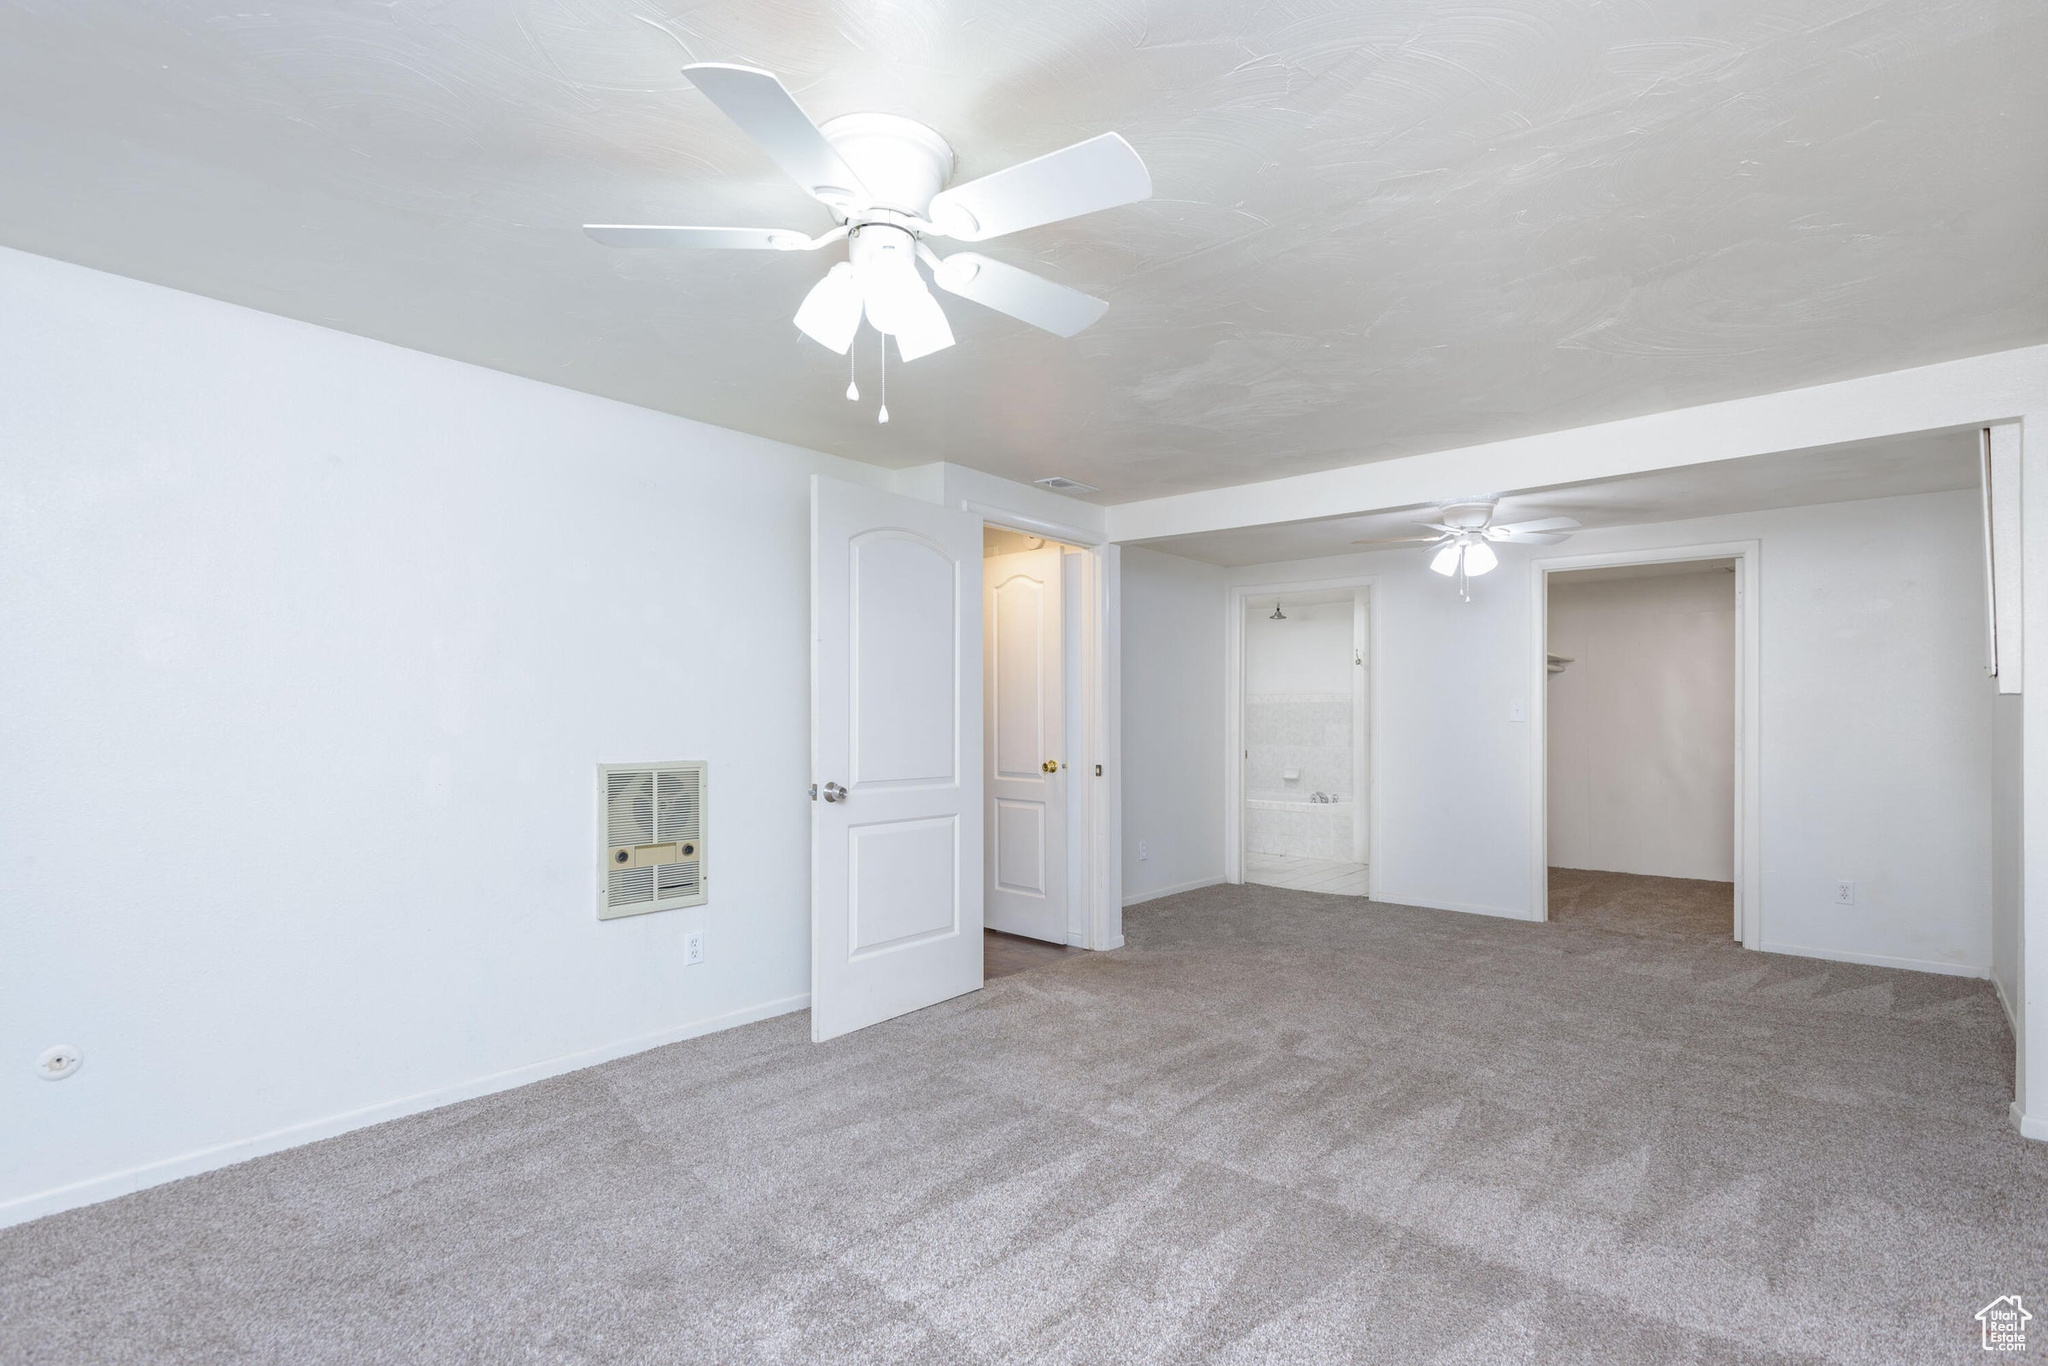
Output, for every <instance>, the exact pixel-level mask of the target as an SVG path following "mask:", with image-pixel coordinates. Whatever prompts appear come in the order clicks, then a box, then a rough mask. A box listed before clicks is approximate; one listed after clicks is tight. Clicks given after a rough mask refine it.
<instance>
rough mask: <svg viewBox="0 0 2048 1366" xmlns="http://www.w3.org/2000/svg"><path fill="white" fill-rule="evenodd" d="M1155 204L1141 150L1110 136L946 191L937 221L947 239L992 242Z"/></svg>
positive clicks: (935, 211) (934, 213)
mask: <svg viewBox="0 0 2048 1366" xmlns="http://www.w3.org/2000/svg"><path fill="white" fill-rule="evenodd" d="M1151 197H1152V175H1151V173H1150V172H1149V171H1147V170H1146V169H1145V163H1144V161H1143V160H1141V159H1140V158H1139V156H1138V153H1137V152H1136V150H1135V149H1133V148H1132V146H1131V144H1130V143H1128V142H1125V141H1124V140H1123V139H1122V138H1120V137H1118V136H1117V135H1116V134H1115V133H1104V134H1102V135H1101V136H1099V137H1092V138H1090V139H1088V140H1087V141H1086V142H1077V143H1075V144H1074V145H1073V146H1071V147H1063V148H1061V149H1060V150H1059V151H1057V152H1048V153H1046V154H1045V155H1044V156H1042V157H1037V158H1034V159H1033V160H1031V161H1025V162H1020V163H1018V164H1017V165H1015V166H1012V167H1010V168H1009V169H1008V170H1004V171H997V172H996V173H995V174H993V175H985V176H983V177H982V178H981V179H979V180H970V181H968V182H967V183H966V184H965V185H958V186H955V187H954V188H952V189H950V190H944V191H941V192H940V193H939V194H938V195H936V196H934V197H933V199H932V207H931V213H930V215H929V217H930V218H931V221H932V226H933V228H934V230H935V231H937V232H938V233H939V234H940V235H941V236H945V237H954V238H958V239H959V240H960V241H962V242H985V241H987V240H988V239H989V238H991V237H1001V236H1002V235H1003V234H1004V233H1006V232H1017V231H1019V230H1020V229H1023V228H1035V227H1037V226H1038V225H1039V224H1041V223H1057V222H1059V221H1060V220H1061V219H1063V218H1078V217H1080V216H1081V215H1082V214H1084V213H1094V212H1095V211H1096V210H1097V209H1113V208H1115V207H1116V206H1117V205H1119V204H1130V203H1135V202H1136V201H1137V200H1140V199H1150V198H1151Z"/></svg>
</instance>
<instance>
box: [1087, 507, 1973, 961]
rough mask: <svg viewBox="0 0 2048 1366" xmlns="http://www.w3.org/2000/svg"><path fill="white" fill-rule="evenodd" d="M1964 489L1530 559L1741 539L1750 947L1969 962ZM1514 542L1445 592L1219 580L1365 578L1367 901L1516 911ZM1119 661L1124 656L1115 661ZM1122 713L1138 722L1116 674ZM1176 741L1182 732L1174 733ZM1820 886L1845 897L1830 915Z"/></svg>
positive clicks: (1630, 533) (1428, 584)
mask: <svg viewBox="0 0 2048 1366" xmlns="http://www.w3.org/2000/svg"><path fill="white" fill-rule="evenodd" d="M1979 534H1980V533H1979V509H1978V499H1977V495H1976V494H1975V493H1972V492H1958V493H1943V494H1933V495H1926V496H1921V497H1914V498H1893V499H1877V500H1871V501H1867V502H1855V503H1836V504H1829V505H1827V506H1823V507H1814V508H1788V509H1782V510H1777V511H1770V512H1758V513H1749V514H1744V515H1741V516H1732V517H1716V518H1706V519H1701V520H1698V521H1691V522H1670V523H1663V524H1660V525H1656V526H1647V527H1636V528H1616V529H1609V530H1598V531H1585V532H1580V533H1578V534H1576V535H1574V536H1573V538H1572V540H1571V542H1570V543H1569V544H1568V545H1565V546H1559V547H1555V548H1546V549H1545V551H1544V552H1543V553H1544V554H1546V555H1560V554H1565V553H1573V554H1580V553H1593V552H1601V551H1619V550H1634V549H1646V548H1654V547H1668V546H1683V545H1696V544H1707V543H1715V542H1725V541H1736V540H1747V539H1758V540H1760V541H1761V542H1762V561H1761V575H1762V582H1761V588H1760V595H1761V603H1760V610H1761V613H1762V615H1761V618H1760V622H1761V630H1762V647H1761V648H1762V659H1761V661H1760V667H1761V670H1762V673H1761V679H1762V708H1763V716H1762V722H1761V736H1762V744H1763V763H1762V772H1761V774H1760V779H1761V783H1762V791H1763V795H1762V807H1763V809H1762V824H1763V855H1762V869H1761V877H1762V895H1763V934H1764V940H1765V945H1766V947H1769V948H1774V949H1780V950H1788V951H1799V952H1814V953H1823V954H1832V955H1835V956H1843V957H1857V958H1861V959H1865V960H1869V961H1876V962H1884V963H1890V964H1893V965H1897V966H1911V967H1923V968H1930V969H1935V970H1941V971H1958V972H1969V973H1982V972H1985V971H1986V970H1987V969H1988V967H1989V964H1990V961H1991V915H1990V903H1991V885H1990V868H1991V834H1990V826H1991V816H1990V802H1991V795H1990V794H1991V744H1992V718H1991V694H1990V690H1989V687H1988V685H1987V684H1986V683H1985V681H1984V677H1983V659H1984V642H1983V621H1984V611H1983V596H1982V595H1983V550H1982V545H1981V542H1980V540H1979ZM1530 558H1531V556H1530V553H1529V552H1528V551H1526V550H1523V549H1521V548H1517V547H1503V548H1502V563H1501V567H1500V568H1499V569H1498V570H1496V571H1495V572H1493V573H1492V574H1489V575H1487V576H1485V577H1484V578H1482V579H1479V580H1476V581H1475V582H1474V584H1473V593H1472V596H1473V600H1472V601H1471V602H1470V603H1461V602H1459V601H1458V598H1457V594H1456V593H1455V591H1454V590H1453V589H1452V587H1451V586H1450V585H1449V584H1447V583H1446V582H1445V581H1444V580H1443V579H1442V578H1440V577H1438V576H1437V575H1434V574H1431V573H1429V572H1428V569H1427V567H1426V561H1425V557H1424V556H1422V555H1420V554H1418V553H1416V552H1413V551H1382V552H1376V553H1370V554H1363V555H1349V556H1340V557H1334V558H1329V559H1322V560H1314V561H1307V562H1294V563H1289V564H1280V565H1263V566H1255V567H1252V568H1246V569H1237V570H1231V571H1229V577H1230V580H1231V581H1232V582H1235V583H1240V584H1254V583H1261V582H1274V583H1277V582H1286V581H1290V580H1312V579H1319V578H1334V577H1340V576H1343V575H1346V574H1377V575H1379V576H1380V586H1379V589H1378V591H1377V593H1376V596H1375V608H1376V610H1378V611H1379V613H1380V616H1379V623H1380V625H1379V631H1380V635H1379V647H1378V648H1379V651H1380V654H1379V657H1378V659H1377V678H1376V683H1377V686H1378V687H1379V688H1380V690H1381V693H1380V711H1379V718H1380V724H1381V727H1382V733H1381V735H1380V737H1379V745H1380V757H1379V774H1378V782H1379V792H1380V794H1381V799H1382V808H1383V809H1382V811H1381V813H1380V832H1379V835H1380V843H1379V846H1378V848H1377V849H1376V850H1375V852H1374V859H1375V861H1376V862H1377V864H1378V869H1377V876H1378V878H1379V889H1380V895H1381V896H1382V897H1383V898H1384V899H1386V900H1389V901H1409V902H1415V903H1419V904H1424V905H1434V906H1444V907H1451V908H1454V909H1463V910H1482V911H1490V912H1493V913H1495V914H1500V915H1515V916H1527V915H1530V914H1532V912H1533V911H1534V910H1535V909H1536V908H1534V907H1533V905H1532V902H1533V897H1534V888H1533V887H1532V884H1531V874H1532V868H1533V866H1534V861H1533V860H1532V858H1531V857H1530V845H1529V841H1530V835H1531V827H1532V823H1533V822H1532V817H1531V809H1530V780H1531V773H1530V768H1531V765H1532V761H1533V746H1532V744H1531V742H1530V739H1529V735H1528V730H1527V727H1526V725H1524V724H1519V723H1517V722H1515V721H1513V720H1512V719H1511V715H1512V708H1513V707H1514V705H1515V704H1517V703H1522V704H1524V705H1525V706H1526V704H1527V702H1528V700H1529V699H1528V697H1527V691H1528V688H1529V679H1530V676H1531V671H1530V669H1531V652H1532V650H1533V649H1534V639H1533V625H1532V623H1531V622H1530V620H1529V614H1530V610H1531V586H1530V573H1531V571H1530V568H1529V560H1530ZM1126 667H1128V665H1127V666H1126ZM1125 708H1126V714H1127V715H1137V714H1140V713H1142V712H1143V711H1144V702H1143V698H1142V697H1141V696H1139V695H1137V694H1135V693H1134V692H1132V691H1131V690H1130V689H1129V687H1128V685H1127V697H1126V703H1125ZM1193 742H1194V740H1193V738H1192V737H1191V739H1190V743H1193ZM1837 878H1849V879H1854V880H1855V881H1856V882H1857V889H1858V897H1859V904H1858V905H1856V906H1853V907H1838V906H1836V905H1834V904H1833V900H1832V897H1833V887H1834V882H1835V880H1836V879H1837Z"/></svg>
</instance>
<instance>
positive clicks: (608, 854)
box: [597, 761, 705, 920]
mask: <svg viewBox="0 0 2048 1366" xmlns="http://www.w3.org/2000/svg"><path fill="white" fill-rule="evenodd" d="M704 770H705V765H704V764H703V762H702V761H698V762H695V763H679V764H600V765H598V769H597V808H598V815H597V819H598V868H597V918H598V919H599V920H616V919H618V918H619V917H620V916H622V915H643V914H645V913H646V912H648V911H671V910H674V909H675V908H676V907H678V906H701V905H703V904H704V897H705V891H704V883H705V874H704V796H705V773H704Z"/></svg>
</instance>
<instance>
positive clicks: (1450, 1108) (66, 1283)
mask: <svg viewBox="0 0 2048 1366" xmlns="http://www.w3.org/2000/svg"><path fill="white" fill-rule="evenodd" d="M1126 933H1127V935H1128V937H1129V940H1130V944H1129V947H1128V948H1126V949H1123V950H1121V951H1119V952H1116V953H1113V954H1082V955H1076V956H1074V957H1071V958H1068V959H1065V960H1063V961H1060V962H1057V963H1054V964H1051V965H1049V966H1046V967H1043V968H1039V969H1036V970H1033V971H1030V972H1024V973H1019V974H1017V975H1016V976H1013V977H1006V978H1004V979H1002V980H1000V981H998V982H995V983H993V984H992V985H991V986H990V987H989V988H988V989H986V990H984V991H982V992H979V993H976V994H974V995H972V996H968V997H964V998H962V999H960V1000H958V1001H955V1002H951V1003H948V1004H946V1005H943V1006H939V1007H936V1008H934V1009H932V1010H928V1011H924V1012H921V1013H919V1014H917V1015H914V1016H911V1017H907V1018H905V1019H903V1020H900V1021H896V1022H893V1023H891V1024H888V1025H884V1026H880V1027H878V1028H875V1029H872V1030H868V1031H865V1032H863V1033H861V1034H858V1035H854V1036H851V1037H848V1038H845V1039H841V1040H838V1041H835V1042H833V1043H831V1044H827V1045H824V1046H822V1047H814V1046H812V1045H811V1044H809V1043H808V1042H806V1041H805V1022H804V1019H803V1017H802V1016H800V1015H799V1016H790V1017H785V1018H783V1019H780V1020H773V1021H768V1022H766V1023H763V1024H759V1025H753V1026H749V1027H746V1028H743V1029H737V1030H733V1031H731V1032H729V1033H725V1034H721V1035H715V1036H712V1037H709V1038H704V1039H699V1040H694V1041H692V1042H689V1043H684V1044H678V1045H675V1046H673V1047H670V1048H664V1049H660V1050H657V1051H655V1052H651V1053H646V1054H642V1055H639V1056H637V1057H633V1058H628V1059H624V1060H622V1061H619V1062H616V1063H611V1064H607V1065H605V1066H603V1067H597V1068H592V1069H590V1070H588V1071H584V1072H579V1073H575V1074H573V1075H570V1076H565V1077H560V1078H557V1079H555V1080H552V1081H548V1082H543V1083H540V1084H538V1085H534V1086H529V1087H526V1088H523V1089H521V1090H518V1091H512V1092H507V1093H504V1094H501V1095H496V1096H489V1097H484V1098H482V1099H478V1100H474V1101H469V1102H466V1103H464V1104H461V1105H456V1106H451V1107H449V1108H447V1109H444V1110H439V1111H436V1112H433V1113H431V1114H426V1115H420V1116H416V1117H414V1118H411V1119H405V1120H400V1121H397V1122H394V1123H391V1124H386V1125H383V1126H380V1127H378V1128H375V1129H370V1130H365V1131H362V1132H359V1133H355V1134H349V1135H345V1136H343V1137H341V1138H337V1139H333V1140H330V1141H328V1142H325V1143H321V1144H317V1145H314V1146H311V1147H307V1148H301V1149H296V1150H294V1151H291V1152H287V1153H280V1154H277V1155H275V1156H272V1157H267V1158H263V1159H260V1160H258V1161H255V1162H251V1163H247V1164H245V1165H243V1166H240V1167H235V1168H232V1169H229V1170H225V1171H220V1172H215V1173H212V1174H209V1175H206V1176H200V1177H195V1178H192V1179H190V1180H187V1181H182V1182H178V1183H176V1184H174V1185H171V1186H165V1187H160V1188H158V1189H155V1190H150V1191H144V1192H141V1193H139V1194H136V1195H132V1196H129V1197H126V1198H124V1199H121V1200H118V1201H114V1202H111V1203H109V1204H105V1205H101V1206H97V1207H94V1208H91V1209H85V1210H80V1211H75V1212H73V1213H70V1214H65V1215H60V1216H56V1217H53V1218H49V1219H45V1220H42V1221H40V1222H38V1223H35V1224H31V1225H27V1226H25V1227H21V1228H16V1229H13V1230H9V1231H6V1232H4V1233H0V1360H5V1361H6V1362H8V1363H10V1366H12V1364H16V1363H31V1362H35V1363H42V1362H50V1363H59V1362H61V1363H90V1362H105V1361H128V1362H185V1361H265V1362H289V1363H304V1362H394V1363H395V1362H454V1361H460V1362H527V1361H532V1362H543V1361H544V1362H729V1363H746V1362H819V1363H848V1362H888V1363H905V1362H943V1363H949V1364H953V1363H976V1362H986V1363H1011V1362H1077V1363H1079V1362H1090V1363H1125V1362H1314V1363H1333V1362H1398V1363H1421V1362H1446V1363H1448V1362H1459V1363H1497V1362H1532V1363H1584V1362H1612V1363H1629V1366H1640V1364H1641V1363H1659V1364H1661V1363H1675V1362H1690V1363H1706V1362H1780V1361H1782V1362H1790V1361H1802V1362H1803V1361H1839V1362H1870V1363H1886V1364H1887V1366H1890V1364H1892V1363H1905V1362H1913V1363H1918V1362H1929V1361H1947V1360H1955V1361H1976V1360H1979V1359H1981V1358H1982V1353H1981V1352H1980V1351H1979V1350H1978V1347H1977V1328H1976V1324H1975V1323H1974V1322H1973V1320H1972V1315H1973V1314H1974V1313H1975V1312H1976V1310H1977V1309H1978V1308H1979V1307H1981V1306H1982V1305H1984V1304H1985V1303H1987V1302H1988V1301H1990V1300H1991V1299H1992V1298H1993V1297H1994V1296H1997V1295H2003V1294H2009V1293H2014V1292H2017V1293H2020V1294H2022V1295H2024V1296H2026V1297H2027V1300H2028V1303H2029V1304H2030V1305H2033V1306H2036V1308H2035V1312H2037V1313H2041V1312H2044V1311H2043V1310H2041V1309H2040V1308H2039V1306H2040V1305H2042V1304H2048V1147H2044V1146H2042V1145H2038V1144H2029V1143H2026V1142H2024V1141H2022V1140H2021V1139H2020V1138H2019V1137H2018V1136H2017V1135H2016V1134H2014V1133H2013V1132H2012V1130H2011V1129H2010V1128H2009V1127H2008V1125H2007V1122H2006V1118H2005V1111H2006V1102H2007V1098H2008V1096H2009V1094H2010V1085H2011V1054H2012V1045H2011V1040H2010V1038H2009V1037H2008V1035H2007V1032H2006V1027H2005V1022H2004V1019H2003V1016H2002V1015H2001V1013H2000V1011H1999V1008H1998V1006H1997V1004H1996V1002H1995V1001H1994V999H1993V997H1992V994H1991V992H1990V990H1989V988H1988V987H1987V986H1986V985H1985V984H1984V983H1982V982H1976V981H1966V980H1962V979H1958V978H1950V977H1933V976H1923V975H1918V974H1912V973H1903V972H1895V971H1889V970H1885V969H1880V968H1867V967H1855V966H1848V965H1842V964H1832V963H1824V962H1819V961H1815V960H1812V959H1802V958H1787V957H1778V956H1775V955H1764V954H1756V953H1748V952H1745V951H1743V950H1742V949H1740V948H1738V947H1736V946H1734V945H1732V944H1730V943H1728V942H1726V941H1725V940H1713V939H1707V940H1697V939H1696V940H1685V939H1681V938H1677V937H1671V936H1643V935H1635V934H1617V933H1614V932H1611V931H1609V930H1606V929H1602V928H1599V927H1598V926H1597V925H1594V924H1574V923H1572V922H1571V921H1570V920H1569V919H1566V920H1563V921H1560V922H1559V923H1557V924H1551V925H1537V924H1525V923H1517V922H1510V921H1502V920H1493V919H1488V918H1485V917H1481V916H1469V915H1457V914H1452V913H1448V912H1437V911H1422V910H1413V909H1404V908H1400V907H1389V906H1378V905H1373V904H1370V903H1367V902H1363V901H1359V900H1356V899H1352V898H1344V897H1334V896H1324V895H1318V894H1315V893H1310V892H1299V891H1285V890H1279V889H1275V888H1268V887H1242V888H1236V887H1216V888H1209V889H1205V890H1203V891H1199V892H1193V893H1188V894H1186V895H1183V896H1179V897H1175V898H1171V899H1168V900H1164V901H1159V902H1154V903H1151V904H1148V905H1144V906H1139V907H1134V908H1132V909H1131V910H1130V911H1129V912H1127V914H1126ZM2037 1322H2040V1321H2039V1320H2037ZM2035 1350H2036V1351H2037V1352H2039V1351H2042V1350H2048V1344H2043V1345H2037V1346H2036V1348H2035Z"/></svg>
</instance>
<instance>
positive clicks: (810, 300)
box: [796, 261, 861, 356]
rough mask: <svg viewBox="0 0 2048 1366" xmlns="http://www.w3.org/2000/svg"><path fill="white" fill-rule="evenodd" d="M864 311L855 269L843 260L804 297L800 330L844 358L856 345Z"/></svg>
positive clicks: (798, 313) (798, 315)
mask: <svg viewBox="0 0 2048 1366" xmlns="http://www.w3.org/2000/svg"><path fill="white" fill-rule="evenodd" d="M860 311H861V298H860V286H859V285H858V284H856V283H855V282H854V278H853V267H852V266H851V265H849V264H847V263H846V262H845V261H841V262H840V263H839V264H838V265H835V266H833V267H832V269H831V270H829V271H827V272H825V278H824V279H822V280H820V281H818V283H816V284H814V285H812V286H811V292H810V293H808V294H806V295H804V301H803V303H802V304H801V305H799V306H798V308H797V310H796V325H797V329H798V330H799V331H801V332H802V333H803V334H804V335H805V336H807V337H809V338H810V339H811V340H812V341H814V342H816V343H818V344H819V345H820V346H824V347H828V348H830V349H831V350H834V351H837V352H838V353H839V354H840V355H842V356H843V355H845V354H846V348H847V347H849V346H852V345H853V335H854V333H856V332H858V331H860Z"/></svg>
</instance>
